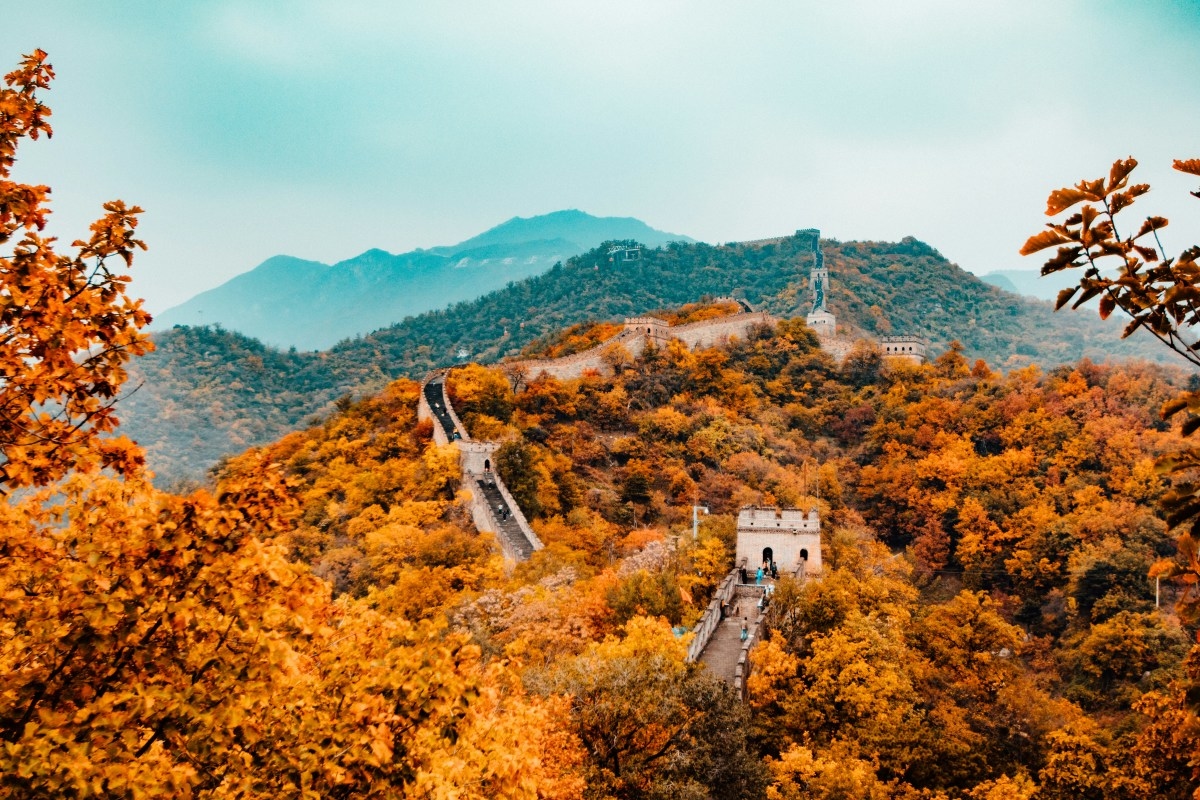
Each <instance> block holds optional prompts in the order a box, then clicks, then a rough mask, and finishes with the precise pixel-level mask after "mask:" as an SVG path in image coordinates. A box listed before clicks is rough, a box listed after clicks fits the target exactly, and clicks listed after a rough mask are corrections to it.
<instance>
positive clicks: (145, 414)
mask: <svg viewBox="0 0 1200 800" xmlns="http://www.w3.org/2000/svg"><path fill="white" fill-rule="evenodd" d="M805 244H806V243H805V242H804V240H802V239H800V238H798V237H783V238H781V239H779V240H777V241H775V242H772V243H768V244H764V245H752V244H737V243H732V244H728V245H723V246H712V245H707V244H698V243H694V244H683V243H673V244H669V245H666V246H663V247H659V248H655V249H649V250H647V251H645V253H644V254H643V257H642V258H641V259H640V260H638V261H632V262H617V263H614V262H610V261H609V258H608V248H607V247H606V246H602V247H599V248H596V249H593V250H590V251H588V252H587V253H584V254H582V255H580V256H577V257H575V258H572V259H570V260H568V261H567V262H565V263H563V264H560V265H557V266H555V267H554V268H553V269H551V270H550V271H549V272H546V273H545V274H542V275H538V276H536V277H533V278H528V279H525V280H523V281H519V282H517V283H514V284H512V285H510V286H507V287H505V288H503V289H500V290H498V291H495V292H492V293H491V294H488V295H486V296H484V297H481V298H478V299H475V300H472V301H469V302H460V303H457V304H455V305H453V306H451V307H449V308H445V309H441V310H437V311H430V312H426V313H424V314H421V315H419V316H415V317H410V318H408V319H405V320H404V321H402V322H400V323H397V324H395V325H393V326H391V327H388V328H384V329H382V330H378V331H375V332H374V333H371V334H369V335H367V336H363V337H361V338H357V339H354V340H347V341H343V342H341V343H339V344H337V345H336V346H334V347H332V348H330V349H329V350H327V351H323V352H319V353H304V352H290V353H289V352H281V351H280V350H278V349H276V348H272V347H268V346H265V345H264V344H262V343H261V342H258V341H255V340H253V339H250V338H248V337H246V336H244V335H241V334H237V333H232V332H229V331H225V330H220V329H216V328H213V327H185V328H179V329H175V330H171V331H165V332H162V333H159V334H158V335H157V336H156V341H157V344H158V349H157V351H156V352H154V353H151V354H150V355H147V356H145V357H143V358H141V359H138V360H137V361H136V362H135V363H134V364H133V365H132V367H131V374H132V378H131V383H130V385H131V386H137V385H140V388H139V389H138V390H137V391H136V392H134V393H133V394H131V395H130V396H129V397H127V398H126V399H124V400H123V401H122V406H121V409H122V419H123V422H124V425H123V427H122V430H123V431H124V432H125V433H126V434H128V435H130V436H131V437H132V438H134V439H135V440H137V441H139V442H140V443H141V444H142V445H143V446H144V447H146V449H147V452H148V455H149V458H150V462H151V465H152V466H153V467H154V469H155V470H156V471H157V472H158V473H159V475H160V476H161V478H162V479H163V480H165V481H170V480H173V479H178V478H189V479H190V478H196V477H198V476H200V475H202V474H203V471H204V470H205V469H207V468H208V467H209V466H211V465H212V464H213V463H215V462H216V461H217V460H218V459H219V458H221V457H222V456H224V455H227V454H230V453H235V452H238V451H240V450H242V449H244V448H246V447H248V446H251V445H255V444H260V443H263V442H267V441H271V440H272V439H276V438H278V437H279V436H281V435H283V434H284V433H286V432H287V431H289V430H292V429H294V428H296V427H297V426H299V425H300V424H301V423H303V422H306V421H309V420H312V419H314V418H316V417H319V416H321V415H325V414H328V413H329V412H330V411H331V410H332V409H333V408H334V406H335V403H336V402H337V401H338V400H339V398H343V397H345V396H347V395H353V396H356V397H357V396H363V395H364V394H367V393H370V392H373V391H378V390H379V389H381V388H382V387H383V386H384V385H386V384H387V383H388V382H389V381H391V380H393V379H395V378H398V377H405V376H407V377H413V378H418V377H420V376H421V375H423V374H424V373H425V372H426V371H428V370H429V369H432V368H434V367H439V366H445V365H449V364H453V363H460V362H461V361H465V360H473V361H478V362H481V363H490V362H495V361H498V360H500V359H502V358H505V357H508V356H512V355H515V354H517V353H519V352H521V350H522V349H523V348H525V347H526V346H528V345H529V344H530V343H532V342H534V341H535V340H537V339H539V338H541V337H545V336H547V335H549V334H551V333H553V332H554V331H557V330H559V329H561V328H565V327H567V326H569V325H573V324H576V323H580V322H585V321H588V320H618V321H619V320H620V319H621V318H623V317H625V316H633V315H637V314H644V313H647V312H651V311H653V310H655V309H663V308H671V307H676V306H680V305H683V304H685V303H689V302H694V301H696V300H699V299H702V298H703V297H705V296H708V297H717V296H725V295H731V294H736V295H737V296H740V297H742V298H744V299H745V300H747V301H749V302H750V303H751V304H754V305H755V306H756V307H762V308H765V309H767V310H769V311H771V312H772V313H774V314H776V315H779V316H782V317H795V316H800V317H802V316H803V315H804V314H805V313H807V311H808V310H809V308H810V299H809V294H808V291H807V288H808V271H809V268H810V266H811V262H812V254H811V252H810V251H809V250H808V249H807V248H806V246H805ZM823 247H824V251H825V263H826V264H827V265H828V266H829V268H830V273H831V286H830V293H829V303H830V307H831V309H832V310H833V312H834V313H835V314H837V316H838V323H839V325H842V326H844V327H845V328H847V329H848V330H849V331H850V332H851V333H852V334H853V333H854V332H858V333H861V334H865V335H870V336H882V335H889V334H919V335H922V336H925V337H926V338H928V339H929V340H930V344H931V353H932V354H934V355H936V354H937V353H938V352H940V351H942V350H944V349H945V348H946V347H947V346H948V344H949V343H950V342H951V341H952V340H958V341H960V342H962V344H963V345H964V348H965V355H966V356H967V357H968V358H970V359H972V360H973V359H976V358H983V359H986V360H987V361H988V363H990V364H991V365H992V366H993V367H1001V368H1006V369H1008V368H1016V367H1022V366H1025V365H1028V364H1031V363H1034V362H1036V363H1038V364H1041V365H1043V366H1053V365H1055V364H1063V363H1071V362H1074V361H1077V360H1078V359H1080V358H1083V357H1089V358H1092V359H1094V360H1097V361H1104V360H1106V359H1109V358H1149V359H1156V360H1161V359H1162V358H1163V357H1164V355H1163V352H1162V348H1160V347H1158V346H1157V343H1156V342H1153V341H1152V340H1150V339H1148V337H1143V336H1142V335H1140V332H1139V334H1135V335H1134V336H1133V337H1131V338H1130V339H1124V340H1123V339H1121V338H1120V332H1121V330H1122V327H1123V323H1122V322H1121V321H1120V320H1118V319H1116V318H1115V317H1114V318H1113V319H1110V320H1108V321H1107V322H1102V321H1100V320H1099V319H1097V318H1096V317H1095V314H1094V312H1089V311H1087V310H1084V311H1081V312H1077V313H1071V312H1059V313H1055V312H1054V311H1053V310H1052V309H1051V307H1050V305H1049V304H1047V303H1043V302H1038V301H1033V300H1029V299H1026V298H1023V297H1019V296H1017V295H1014V294H1011V293H1009V292H1005V291H1002V290H1000V289H998V288H996V287H994V286H991V285H989V284H986V283H984V282H983V281H981V280H980V279H978V278H976V277H975V276H974V275H972V274H970V273H968V272H966V271H964V270H962V269H960V268H959V267H958V266H956V265H954V264H952V263H950V262H949V261H947V260H946V259H945V258H943V257H942V256H941V255H940V254H939V253H938V252H937V251H936V250H934V249H933V248H932V247H930V246H928V245H926V244H923V243H921V242H919V241H916V240H915V239H911V238H910V239H905V240H904V241H902V242H844V243H839V242H832V241H827V242H824V243H823Z"/></svg>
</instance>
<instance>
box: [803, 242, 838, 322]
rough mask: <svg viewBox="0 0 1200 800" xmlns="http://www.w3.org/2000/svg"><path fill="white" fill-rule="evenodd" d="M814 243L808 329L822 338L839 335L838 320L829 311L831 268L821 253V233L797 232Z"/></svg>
mask: <svg viewBox="0 0 1200 800" xmlns="http://www.w3.org/2000/svg"><path fill="white" fill-rule="evenodd" d="M796 235H797V236H804V237H806V238H807V239H809V241H811V242H812V254H813V267H812V274H811V277H810V279H809V284H810V288H811V290H812V299H813V308H812V312H811V313H809V315H808V318H807V322H808V327H810V328H812V329H813V332H814V333H816V334H817V335H818V336H821V337H828V336H833V335H835V334H836V333H837V318H836V317H834V315H833V314H832V313H830V311H829V307H828V299H829V268H828V267H826V266H825V254H824V253H822V252H821V232H820V231H818V230H815V229H808V230H803V231H796Z"/></svg>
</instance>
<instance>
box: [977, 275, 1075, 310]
mask: <svg viewBox="0 0 1200 800" xmlns="http://www.w3.org/2000/svg"><path fill="white" fill-rule="evenodd" d="M979 279H980V280H981V281H983V282H984V283H990V284H991V285H993V286H998V287H1000V288H1001V289H1004V290H1005V291H1008V292H1013V293H1014V294H1023V295H1025V296H1026V297H1036V298H1037V299H1038V300H1049V301H1050V302H1054V300H1055V299H1056V298H1057V297H1058V293H1059V292H1060V291H1062V290H1063V289H1066V288H1068V287H1070V286H1074V285H1075V284H1077V283H1078V282H1079V276H1078V275H1077V274H1075V273H1073V272H1072V271H1071V270H1066V271H1064V272H1056V273H1054V274H1052V275H1047V276H1045V277H1042V274H1041V272H1039V271H1038V270H1035V269H998V270H993V271H991V272H989V273H987V274H986V275H980V276H979Z"/></svg>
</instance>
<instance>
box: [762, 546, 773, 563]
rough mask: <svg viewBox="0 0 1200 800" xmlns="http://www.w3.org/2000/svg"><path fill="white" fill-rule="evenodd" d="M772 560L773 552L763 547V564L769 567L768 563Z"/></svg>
mask: <svg viewBox="0 0 1200 800" xmlns="http://www.w3.org/2000/svg"><path fill="white" fill-rule="evenodd" d="M774 560H775V552H774V551H773V550H772V549H771V548H769V547H764V548H763V563H764V564H767V565H770V563H771V562H772V561H774Z"/></svg>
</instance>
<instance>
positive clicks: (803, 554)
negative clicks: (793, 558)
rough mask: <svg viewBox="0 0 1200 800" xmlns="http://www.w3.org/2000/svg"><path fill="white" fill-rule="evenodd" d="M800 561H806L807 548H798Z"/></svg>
mask: <svg viewBox="0 0 1200 800" xmlns="http://www.w3.org/2000/svg"><path fill="white" fill-rule="evenodd" d="M800 560H801V561H808V548H807V547H801V548H800Z"/></svg>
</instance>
